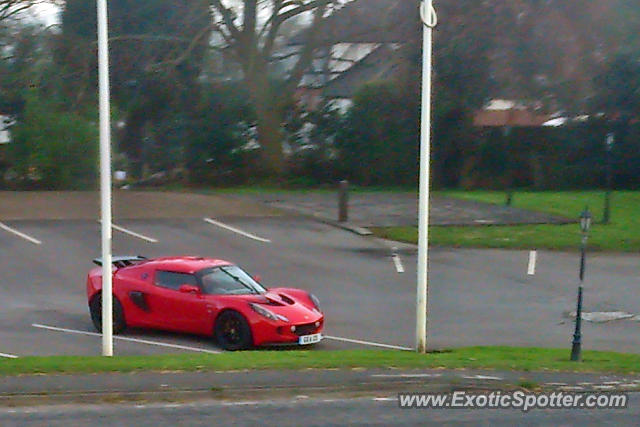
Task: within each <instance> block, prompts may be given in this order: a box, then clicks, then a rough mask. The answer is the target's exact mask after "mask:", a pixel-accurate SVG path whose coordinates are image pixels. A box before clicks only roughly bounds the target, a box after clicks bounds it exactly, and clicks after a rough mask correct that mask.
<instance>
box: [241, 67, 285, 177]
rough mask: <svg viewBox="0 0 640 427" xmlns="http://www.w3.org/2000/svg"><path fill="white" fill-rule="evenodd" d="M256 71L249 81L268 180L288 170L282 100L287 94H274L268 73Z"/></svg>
mask: <svg viewBox="0 0 640 427" xmlns="http://www.w3.org/2000/svg"><path fill="white" fill-rule="evenodd" d="M264 70H265V71H264V72H257V73H255V74H253V77H252V78H250V79H249V81H247V83H248V86H249V87H250V88H251V97H252V99H253V104H254V107H255V111H256V115H257V126H258V142H259V143H260V146H261V147H262V160H263V165H262V167H263V169H264V171H265V172H266V174H267V176H268V177H269V178H281V177H282V175H283V173H284V171H285V160H284V153H283V151H282V143H283V141H284V132H283V129H282V123H283V122H284V111H285V110H284V108H283V107H282V105H284V104H283V97H284V96H286V95H285V94H281V93H280V94H274V90H273V87H272V85H271V82H269V80H268V77H267V72H266V66H265V67H264Z"/></svg>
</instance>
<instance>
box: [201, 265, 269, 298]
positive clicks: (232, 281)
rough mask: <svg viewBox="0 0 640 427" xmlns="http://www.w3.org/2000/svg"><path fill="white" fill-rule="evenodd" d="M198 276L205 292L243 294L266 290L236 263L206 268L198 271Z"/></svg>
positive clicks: (258, 292)
mask: <svg viewBox="0 0 640 427" xmlns="http://www.w3.org/2000/svg"><path fill="white" fill-rule="evenodd" d="M198 276H199V277H200V282H201V283H202V292H203V293H205V294H216V295H220V294H222V295H244V294H260V293H263V292H266V291H267V290H266V289H265V288H263V287H262V286H261V285H260V284H259V283H258V282H256V281H255V280H254V279H253V278H252V277H251V276H249V275H248V274H247V273H246V272H245V271H244V270H242V269H241V268H240V267H238V266H236V265H225V266H222V267H215V268H207V269H204V270H201V271H200V272H198Z"/></svg>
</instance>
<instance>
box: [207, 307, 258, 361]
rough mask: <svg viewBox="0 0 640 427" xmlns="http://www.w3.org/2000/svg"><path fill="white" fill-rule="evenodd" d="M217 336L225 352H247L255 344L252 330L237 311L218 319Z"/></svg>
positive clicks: (223, 314) (227, 312) (229, 312)
mask: <svg viewBox="0 0 640 427" xmlns="http://www.w3.org/2000/svg"><path fill="white" fill-rule="evenodd" d="M215 336H216V341H217V342H218V345H219V346H220V347H222V348H223V349H225V350H231V351H235V350H246V349H248V348H250V347H251V345H252V344H253V339H252V337H251V328H250V327H249V324H248V323H247V320H246V319H245V318H244V316H243V315H242V314H240V313H238V312H237V311H225V312H223V313H222V314H220V316H218V318H217V319H216V325H215Z"/></svg>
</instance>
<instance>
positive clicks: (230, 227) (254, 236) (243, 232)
mask: <svg viewBox="0 0 640 427" xmlns="http://www.w3.org/2000/svg"><path fill="white" fill-rule="evenodd" d="M203 219H204V221H205V222H208V223H209V224H212V225H216V226H218V227H220V228H224V229H225V230H229V231H233V232H234V233H238V234H240V235H242V236H244V237H248V238H250V239H253V240H257V241H258V242H263V243H271V240H269V239H265V238H262V237H258V236H256V235H255V234H251V233H247V232H246V231H242V230H240V229H237V228H235V227H232V226H230V225H227V224H223V223H221V222H219V221H216V220H215V219H211V218H203Z"/></svg>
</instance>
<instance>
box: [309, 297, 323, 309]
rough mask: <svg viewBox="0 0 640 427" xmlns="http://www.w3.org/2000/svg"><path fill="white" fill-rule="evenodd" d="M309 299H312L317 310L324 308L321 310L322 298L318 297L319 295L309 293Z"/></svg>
mask: <svg viewBox="0 0 640 427" xmlns="http://www.w3.org/2000/svg"><path fill="white" fill-rule="evenodd" d="M309 299H310V300H311V302H312V303H313V305H315V306H316V310H318V311H320V312H321V311H322V310H320V300H319V299H318V297H317V296H315V295H314V294H309Z"/></svg>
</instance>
